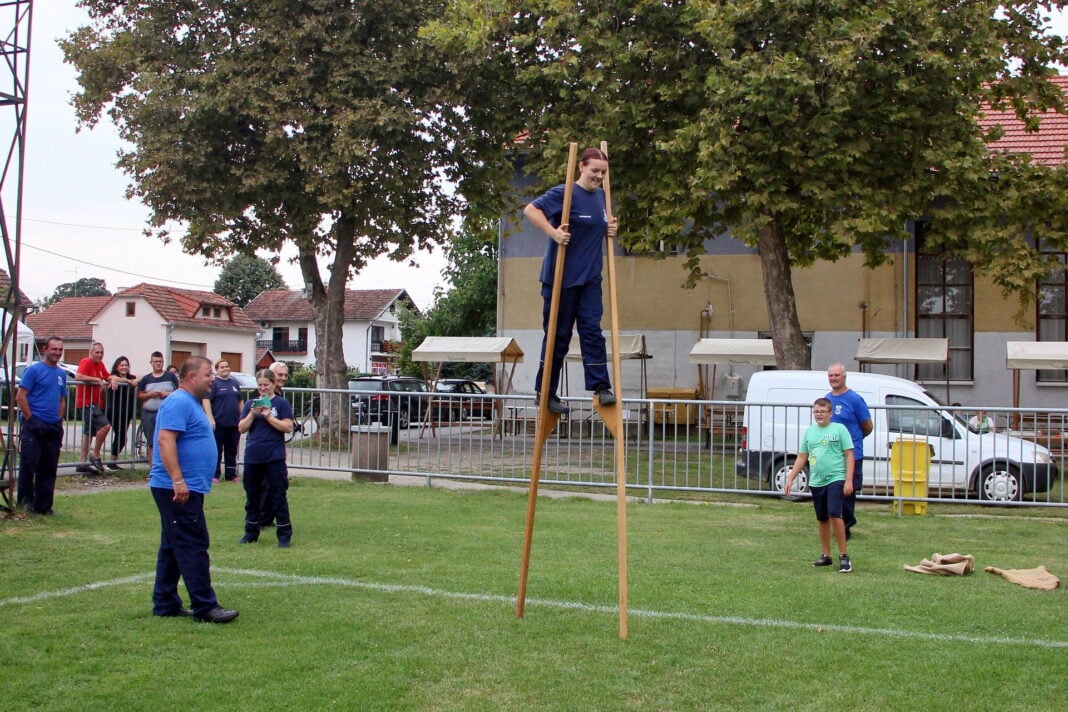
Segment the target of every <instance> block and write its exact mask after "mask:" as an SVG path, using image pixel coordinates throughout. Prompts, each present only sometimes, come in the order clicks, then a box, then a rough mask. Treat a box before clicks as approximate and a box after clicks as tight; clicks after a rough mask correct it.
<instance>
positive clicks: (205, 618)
mask: <svg viewBox="0 0 1068 712" xmlns="http://www.w3.org/2000/svg"><path fill="white" fill-rule="evenodd" d="M238 615H239V614H238V612H237V611H231V610H228V609H226V608H223V607H222V606H215V608H212V609H211V610H210V611H208V612H207V613H202V614H200V615H194V616H193V620H195V621H196V622H197V623H229V622H230V621H232V620H234V619H235V618H237V616H238Z"/></svg>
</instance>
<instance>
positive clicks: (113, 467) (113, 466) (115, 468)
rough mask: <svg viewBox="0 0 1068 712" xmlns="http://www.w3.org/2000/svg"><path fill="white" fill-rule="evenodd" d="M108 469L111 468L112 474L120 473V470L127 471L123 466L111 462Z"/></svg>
mask: <svg viewBox="0 0 1068 712" xmlns="http://www.w3.org/2000/svg"><path fill="white" fill-rule="evenodd" d="M108 467H109V468H111V471H112V472H118V471H119V470H125V469H126V468H125V467H123V466H122V465H120V464H119V463H117V462H109V463H108Z"/></svg>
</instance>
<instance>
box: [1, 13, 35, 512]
mask: <svg viewBox="0 0 1068 712" xmlns="http://www.w3.org/2000/svg"><path fill="white" fill-rule="evenodd" d="M32 17H33V0H0V32H2V33H3V34H2V35H0V37H2V40H0V58H2V60H3V61H2V63H0V137H3V138H6V139H7V140H6V142H5V143H3V144H0V155H2V156H3V163H2V170H0V237H2V239H3V247H4V258H5V259H6V261H7V273H8V275H10V277H11V282H10V284H9V285H8V286H7V288H6V289H4V290H2V292H0V308H2V309H4V311H5V313H6V316H5V317H4V318H3V319H2V320H0V329H2V331H3V348H2V349H0V353H2V354H4V355H5V356H6V358H5V359H4V367H3V379H4V382H3V384H2V387H3V388H4V389H5V390H6V393H4V394H3V396H4V406H5V407H6V409H7V413H8V414H9V415H14V413H15V392H14V391H15V389H14V379H13V375H14V370H15V369H14V365H15V360H16V359H17V357H18V353H17V349H18V338H17V334H18V323H19V322H20V321H21V320H22V318H23V316H24V315H25V312H26V309H27V308H28V307H30V306H31V305H29V304H23V303H22V301H21V299H20V294H21V292H20V291H19V258H20V255H21V248H22V180H23V173H24V168H23V162H24V158H25V150H26V107H27V101H26V99H27V95H28V90H29V80H30V27H31V24H32V22H31V20H32ZM14 423H15V419H14V418H13V417H9V418H8V420H7V433H6V437H5V439H4V448H3V453H4V455H3V458H4V459H3V468H2V470H0V478H2V480H3V481H2V482H0V494H2V495H3V500H4V501H3V503H0V507H4V509H6V510H7V511H10V508H11V506H12V504H13V493H14V490H15V488H14V485H15V447H14V440H15V438H14ZM4 505H6V506H4Z"/></svg>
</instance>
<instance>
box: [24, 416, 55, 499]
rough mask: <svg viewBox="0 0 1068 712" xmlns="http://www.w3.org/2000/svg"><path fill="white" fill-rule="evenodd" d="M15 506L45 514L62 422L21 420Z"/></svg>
mask: <svg viewBox="0 0 1068 712" xmlns="http://www.w3.org/2000/svg"><path fill="white" fill-rule="evenodd" d="M20 438H21V441H22V446H21V449H20V458H19V459H20V461H19V486H18V500H17V502H18V504H19V505H20V506H23V507H25V508H26V509H28V510H32V511H34V512H41V513H44V512H49V511H51V510H52V501H53V498H54V497H55V491H56V468H57V467H58V466H59V449H60V447H61V446H62V445H63V421H59V422H56V423H46V422H45V421H43V420H41V419H39V418H30V419H29V420H23V421H22V430H21V434H20Z"/></svg>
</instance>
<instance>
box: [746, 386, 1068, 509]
mask: <svg viewBox="0 0 1068 712" xmlns="http://www.w3.org/2000/svg"><path fill="white" fill-rule="evenodd" d="M849 388H850V390H853V391H855V392H857V393H858V394H860V396H861V397H862V398H864V400H865V402H866V403H867V404H868V407H869V408H871V409H872V420H873V421H874V422H873V424H874V428H875V429H874V430H873V431H872V432H871V434H869V435H868V436H867V437H866V438H864V485H865V487H866V488H871V487H875V488H876V489H877V490H882V491H886V490H887V489H889V488H890V486H891V485H892V481H893V478H892V473H891V468H890V458H891V447H892V445H893V444H894V443H895V441H899V440H903V441H917V440H919V441H923V442H924V443H926V445H927V447H928V450H929V452H930V455H931V460H930V471H929V473H928V478H927V481H928V484H929V486H930V488H931V489H933V490H949V491H956V492H972V493H975V494H976V495H977V496H978V497H979V498H980V499H984V500H988V501H993V502H1001V501H1016V500H1020V499H1021V498H1022V497H1023V495H1024V494H1025V493H1027V492H1046V491H1048V490H1049V489H1050V487H1051V486H1052V485H1053V483H1054V482H1056V481H1057V478H1058V477H1059V476H1060V473H1059V470H1058V468H1057V465H1056V464H1055V463H1054V461H1053V458H1052V456H1051V455H1050V451H1049V450H1048V449H1046V448H1045V447H1042V446H1041V445H1037V444H1036V443H1033V442H1031V441H1030V440H1024V439H1022V438H1018V437H1014V436H1012V435H1009V434H1005V433H999V432H998V433H983V434H979V433H975V432H972V431H971V430H969V428H968V423H967V421H965V420H964V419H963V418H961V417H960V416H959V415H957V414H955V413H954V412H953V411H952V410H950V409H948V408H946V406H945V405H944V404H942V403H940V402H939V401H938V399H937V398H935V397H934V395H932V394H931V393H930V392H928V391H927V390H925V389H924V388H923V387H922V386H920V385H918V384H916V383H913V382H912V381H908V380H905V379H903V378H896V377H894V376H888V375H884V374H878V373H851V374H849ZM827 391H828V387H827V375H826V373H824V372H822V371H761V372H758V373H755V374H753V376H752V377H751V378H750V380H749V387H748V389H747V391H746V396H745V411H744V416H743V421H744V422H743V425H744V429H745V430H744V432H745V439H744V441H743V443H742V446H741V448H740V450H739V453H738V460H737V465H736V467H737V473H738V474H739V475H741V476H748V477H754V478H761V479H763V480H766V481H767V482H768V484H769V486H770V487H771V488H772V489H775V490H778V491H780V492H781V491H782V489H783V485H784V483H785V481H786V476H787V475H788V474H789V471H790V468H791V467H792V466H793V463H794V459H795V457H796V453H797V447H798V441H799V439H800V437H801V434H802V433H803V432H804V431H805V429H806V428H807V427H808V426H809V425H810V424H811V422H812V419H811V405H812V402H813V401H814V400H815V399H816V398H822V397H823V396H824V395H825V394H826V393H827ZM797 483H798V487H797V488H795V489H796V491H798V492H807V491H808V481H807V473H802V474H801V476H799V478H798V480H797Z"/></svg>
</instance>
